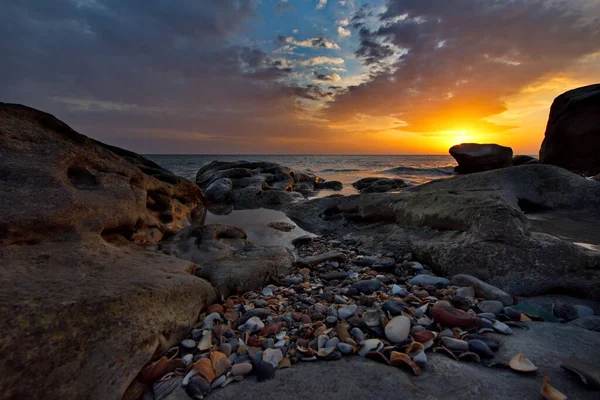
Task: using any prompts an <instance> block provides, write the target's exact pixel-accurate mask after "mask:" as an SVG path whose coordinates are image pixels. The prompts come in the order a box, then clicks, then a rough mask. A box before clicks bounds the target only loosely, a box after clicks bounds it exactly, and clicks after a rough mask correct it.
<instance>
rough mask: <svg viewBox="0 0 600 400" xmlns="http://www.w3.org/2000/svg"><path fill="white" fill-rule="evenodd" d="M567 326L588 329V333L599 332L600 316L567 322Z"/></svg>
mask: <svg viewBox="0 0 600 400" xmlns="http://www.w3.org/2000/svg"><path fill="white" fill-rule="evenodd" d="M568 324H569V325H573V326H578V327H580V328H583V329H588V330H590V331H595V332H600V316H598V315H591V316H588V317H583V318H577V319H575V320H573V321H570V322H568Z"/></svg>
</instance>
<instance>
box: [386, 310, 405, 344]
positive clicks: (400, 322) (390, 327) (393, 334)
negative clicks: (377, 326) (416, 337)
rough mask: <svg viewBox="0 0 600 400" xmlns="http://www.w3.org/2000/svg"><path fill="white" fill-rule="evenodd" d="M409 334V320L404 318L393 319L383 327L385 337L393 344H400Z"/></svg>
mask: <svg viewBox="0 0 600 400" xmlns="http://www.w3.org/2000/svg"><path fill="white" fill-rule="evenodd" d="M409 333H410V319H408V318H407V317H405V316H399V317H394V318H392V319H391V320H390V322H388V323H387V325H386V326H385V336H386V337H387V338H388V339H389V340H390V341H391V342H393V343H401V342H403V341H405V340H406V338H408V334H409Z"/></svg>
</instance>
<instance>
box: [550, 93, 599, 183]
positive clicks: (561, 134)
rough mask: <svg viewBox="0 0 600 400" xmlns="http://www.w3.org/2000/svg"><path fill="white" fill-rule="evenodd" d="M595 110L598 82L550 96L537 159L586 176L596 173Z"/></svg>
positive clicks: (597, 146) (597, 170)
mask: <svg viewBox="0 0 600 400" xmlns="http://www.w3.org/2000/svg"><path fill="white" fill-rule="evenodd" d="M598 113H600V84H596V85H590V86H584V87H580V88H577V89H573V90H569V91H568V92H565V93H563V94H561V95H560V96H558V97H557V98H556V99H554V102H553V103H552V107H551V108H550V117H549V118H548V125H547V126H546V133H545V135H544V141H543V142H542V147H541V149H540V162H541V163H542V164H552V165H557V166H559V167H562V168H566V169H568V170H571V171H574V172H577V173H580V174H585V175H587V176H589V175H595V174H598V173H600V159H599V158H598V153H600V126H599V125H598V120H597V118H596V116H597V115H598Z"/></svg>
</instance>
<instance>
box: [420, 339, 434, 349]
mask: <svg viewBox="0 0 600 400" xmlns="http://www.w3.org/2000/svg"><path fill="white" fill-rule="evenodd" d="M434 344H435V342H434V341H433V340H429V341H427V342H425V343H423V347H424V348H425V350H427V349H430V348H432V347H433V345H434Z"/></svg>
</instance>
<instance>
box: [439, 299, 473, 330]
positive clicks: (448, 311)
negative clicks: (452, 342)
mask: <svg viewBox="0 0 600 400" xmlns="http://www.w3.org/2000/svg"><path fill="white" fill-rule="evenodd" d="M431 315H432V317H433V319H434V321H435V322H437V323H440V324H442V325H445V326H450V327H454V326H456V327H459V328H472V327H481V326H483V325H482V320H481V318H479V317H476V316H474V315H471V314H468V313H466V312H464V311H461V310H457V309H455V308H454V307H452V306H451V305H450V304H449V303H448V302H446V301H438V302H437V303H435V304H434V306H433V309H432V313H431Z"/></svg>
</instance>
